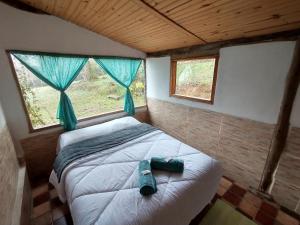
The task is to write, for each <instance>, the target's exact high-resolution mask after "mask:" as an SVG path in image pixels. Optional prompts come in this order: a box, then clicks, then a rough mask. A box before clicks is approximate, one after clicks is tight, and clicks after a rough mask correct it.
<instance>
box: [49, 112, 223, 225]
mask: <svg viewBox="0 0 300 225" xmlns="http://www.w3.org/2000/svg"><path fill="white" fill-rule="evenodd" d="M137 123H139V122H138V121H136V120H135V119H133V118H131V117H125V118H122V119H119V120H117V122H116V120H115V121H114V122H109V123H106V124H105V125H104V126H103V125H98V127H96V126H95V127H93V128H92V129H93V130H94V132H99V133H101V132H107V131H109V130H117V129H122V128H124V126H130V125H133V124H137ZM118 124H122V125H118ZM101 127H102V128H103V127H105V129H104V130H101V129H102V128H101ZM85 129H88V128H85ZM73 132H76V135H74V133H72V132H68V133H66V134H64V135H63V136H62V137H61V139H60V144H59V147H58V150H59V149H60V147H63V146H65V145H68V144H71V143H74V142H77V141H78V140H83V139H84V138H80V137H82V136H81V134H80V133H83V134H86V131H85V130H84V129H80V130H77V131H73ZM87 132H88V131H87ZM99 133H98V134H99ZM68 134H70V135H68ZM86 138H87V137H86ZM64 139H65V140H64ZM153 156H162V157H178V158H181V159H183V160H184V172H183V174H175V173H168V172H161V171H154V173H153V174H154V176H155V178H156V181H157V188H158V191H157V193H155V194H154V195H152V196H150V197H144V196H142V195H141V194H140V193H139V189H138V171H137V169H138V163H139V161H140V160H142V159H150V158H151V157H153ZM221 174H222V170H221V167H220V164H219V163H218V162H217V161H216V160H214V159H212V158H211V157H209V156H207V155H205V154H203V153H201V152H199V151H198V150H196V149H194V148H192V147H190V146H188V145H186V144H184V143H182V142H180V141H178V140H177V139H174V138H172V137H171V136H169V135H167V134H165V133H164V132H162V131H154V132H152V133H150V134H147V135H145V136H142V137H140V138H138V139H135V140H133V141H130V142H128V143H126V144H123V145H121V146H118V147H116V148H113V149H110V150H106V151H102V152H100V153H97V154H94V155H92V156H89V157H86V158H84V159H80V160H77V161H75V162H73V163H72V164H70V165H69V166H68V167H67V168H66V169H65V170H64V172H63V174H62V178H61V182H60V183H57V178H56V175H55V173H54V172H52V174H51V176H50V182H51V183H52V184H53V185H54V186H55V187H56V189H57V190H58V193H59V197H60V199H61V200H62V201H65V200H67V202H68V204H69V207H70V211H71V214H72V218H73V221H74V224H75V225H89V224H95V225H177V224H178V225H187V224H189V222H190V221H191V220H192V219H193V218H194V217H195V216H196V215H197V214H198V213H199V212H200V211H201V210H202V209H203V208H204V207H205V206H206V205H207V204H208V203H209V202H210V201H211V199H212V197H213V196H214V194H215V193H216V190H217V187H218V183H219V180H220V178H221Z"/></svg>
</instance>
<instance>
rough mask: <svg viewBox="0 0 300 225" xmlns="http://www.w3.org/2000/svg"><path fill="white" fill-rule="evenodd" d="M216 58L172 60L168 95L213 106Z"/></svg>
mask: <svg viewBox="0 0 300 225" xmlns="http://www.w3.org/2000/svg"><path fill="white" fill-rule="evenodd" d="M218 58H219V57H218V56H209V57H203V58H193V59H180V60H172V67H171V83H170V95H171V96H174V97H178V98H186V99H190V100H194V101H200V102H205V103H209V104H213V102H214V95H215V86H216V79H217V67H218Z"/></svg>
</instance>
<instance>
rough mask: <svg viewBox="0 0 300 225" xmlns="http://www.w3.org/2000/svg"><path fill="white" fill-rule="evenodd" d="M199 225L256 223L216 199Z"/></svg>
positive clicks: (254, 224)
mask: <svg viewBox="0 0 300 225" xmlns="http://www.w3.org/2000/svg"><path fill="white" fill-rule="evenodd" d="M199 225H257V224H256V223H255V222H253V221H252V220H250V219H249V218H247V217H246V216H244V215H243V214H241V213H240V212H238V211H237V210H235V209H234V208H232V207H231V206H230V205H229V204H227V203H225V202H223V201H222V200H219V199H218V200H217V201H216V202H215V204H214V205H213V207H212V208H211V209H210V210H209V211H208V213H207V214H206V215H205V216H204V218H203V220H202V221H201V223H200V224H199Z"/></svg>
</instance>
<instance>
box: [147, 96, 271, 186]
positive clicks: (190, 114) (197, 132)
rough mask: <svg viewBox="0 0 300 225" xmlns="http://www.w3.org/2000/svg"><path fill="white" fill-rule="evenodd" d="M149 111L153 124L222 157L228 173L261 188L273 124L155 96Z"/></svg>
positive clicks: (231, 176) (216, 156)
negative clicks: (260, 183) (163, 99)
mask: <svg viewBox="0 0 300 225" xmlns="http://www.w3.org/2000/svg"><path fill="white" fill-rule="evenodd" d="M148 110H149V114H150V120H151V121H152V123H153V125H155V126H158V127H159V128H161V129H162V130H165V131H166V132H168V133H169V134H171V135H173V136H174V137H176V138H179V139H180V140H182V141H183V142H185V143H187V144H189V145H191V146H193V147H195V148H197V149H199V150H201V151H203V152H205V153H207V154H208V155H211V156H213V157H215V158H217V159H219V160H220V161H221V162H222V164H223V168H224V174H225V175H226V176H228V177H230V178H232V179H234V180H236V181H237V182H240V183H242V184H244V185H249V186H253V187H255V188H257V187H258V185H259V182H260V178H261V174H262V171H263V168H264V164H265V160H266V157H267V153H268V149H269V145H270V142H271V138H272V133H273V129H274V126H273V125H271V124H265V123H261V122H256V121H252V120H248V119H241V118H237V117H233V116H229V115H225V114H222V113H216V112H212V111H206V110H202V109H197V108H190V107H187V106H183V105H179V104H174V103H169V102H165V101H160V100H156V99H152V98H149V99H148Z"/></svg>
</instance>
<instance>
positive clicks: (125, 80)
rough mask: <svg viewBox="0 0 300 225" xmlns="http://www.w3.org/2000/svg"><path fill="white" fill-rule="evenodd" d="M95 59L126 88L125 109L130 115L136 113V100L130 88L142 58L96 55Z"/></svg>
mask: <svg viewBox="0 0 300 225" xmlns="http://www.w3.org/2000/svg"><path fill="white" fill-rule="evenodd" d="M94 60H95V61H96V62H97V64H98V65H99V66H101V67H102V68H103V70H104V71H105V72H106V73H107V74H108V75H109V76H111V77H112V78H113V79H114V80H115V81H116V82H117V83H118V84H119V85H121V86H123V87H124V88H126V94H125V104H124V111H125V112H127V113H128V115H134V113H135V108H134V102H133V98H132V95H131V92H130V89H129V88H130V85H131V84H132V82H133V81H134V80H135V78H136V75H137V71H138V69H139V67H140V65H141V62H142V60H141V59H130V58H119V57H94Z"/></svg>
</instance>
